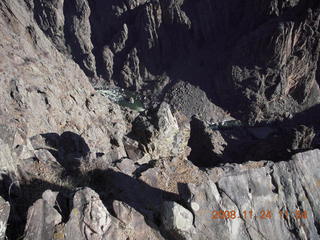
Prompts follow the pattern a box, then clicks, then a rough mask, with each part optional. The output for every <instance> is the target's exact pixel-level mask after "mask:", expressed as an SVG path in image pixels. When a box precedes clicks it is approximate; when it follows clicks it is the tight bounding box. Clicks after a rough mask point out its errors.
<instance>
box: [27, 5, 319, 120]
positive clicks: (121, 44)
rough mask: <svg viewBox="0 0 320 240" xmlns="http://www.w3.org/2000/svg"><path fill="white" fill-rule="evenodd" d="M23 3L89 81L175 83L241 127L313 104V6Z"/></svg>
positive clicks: (144, 85) (140, 85)
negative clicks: (193, 88)
mask: <svg viewBox="0 0 320 240" xmlns="http://www.w3.org/2000/svg"><path fill="white" fill-rule="evenodd" d="M27 2H29V5H30V6H31V8H32V7H33V8H32V9H31V10H32V11H33V12H34V16H35V19H36V20H37V23H38V25H39V26H40V28H41V29H42V30H43V31H44V33H45V34H46V36H47V37H48V38H49V39H51V40H52V42H53V43H54V44H55V46H56V47H57V49H59V50H60V51H61V52H64V53H66V54H71V56H72V57H73V58H74V59H75V61H76V62H77V63H78V64H79V66H80V67H81V68H82V69H83V70H84V71H85V73H86V74H87V75H88V76H90V77H91V78H92V82H94V83H95V84H99V85H104V84H105V82H107V83H108V82H110V81H113V82H115V83H116V84H117V85H119V86H122V87H125V88H131V89H133V90H142V89H144V90H146V89H148V91H150V90H151V92H152V93H157V94H158V95H159V93H161V91H159V89H163V88H164V86H166V85H167V84H168V83H174V82H175V81H177V80H183V81H186V82H190V83H192V84H194V85H197V86H201V88H202V89H203V90H204V91H206V93H207V94H208V95H209V97H210V98H212V99H213V101H214V103H215V104H218V105H220V106H223V107H227V108H228V109H229V110H230V111H231V112H232V114H235V115H236V116H238V117H241V118H243V119H246V120H250V121H260V120H263V119H270V118H280V119H281V118H284V117H285V115H286V114H288V113H295V112H300V111H303V110H305V109H307V108H308V107H310V106H312V105H315V104H316V103H319V95H320V92H319V87H318V82H319V80H316V79H317V74H316V72H317V69H318V65H319V64H318V57H319V56H318V55H319V33H318V29H319V3H318V2H317V1H314V0H299V1H296V0H294V1H285V2H278V1H276V0H271V1H266V2H264V3H261V4H253V3H250V2H249V1H248V2H244V3H243V2H242V1H228V2H223V3H221V2H220V1H213V2H212V1H211V2H209V1H207V0H201V1H197V2H196V3H194V2H192V1H191V0H184V1H175V0H166V1H159V0H152V1H146V0H142V1H126V0H121V1H108V2H105V1H98V0H96V1H92V2H91V1H87V0H77V1H65V2H64V1H53V2H45V1H38V0H37V1H34V3H33V1H31V0H29V1H27ZM32 3H33V4H32ZM93 46H94V47H93ZM67 49H68V50H67ZM97 77H98V78H97ZM149 94H150V93H149ZM160 95H161V94H160ZM243 112H244V113H246V114H241V113H243ZM248 114H249V115H248ZM212 116H214V115H212Z"/></svg>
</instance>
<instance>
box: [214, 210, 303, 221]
mask: <svg viewBox="0 0 320 240" xmlns="http://www.w3.org/2000/svg"><path fill="white" fill-rule="evenodd" d="M276 215H277V216H279V217H280V218H286V219H288V218H289V217H293V218H296V219H306V218H307V217H308V214H307V211H304V210H299V209H298V210H295V211H293V212H289V211H282V210H281V211H278V212H277V213H274V212H272V211H271V210H267V209H266V210H260V211H259V212H254V211H253V210H244V211H242V212H241V213H240V212H237V211H236V210H230V211H228V210H214V211H212V212H211V219H231V220H232V219H238V218H242V219H254V218H256V219H262V220H267V219H271V218H273V217H274V216H276Z"/></svg>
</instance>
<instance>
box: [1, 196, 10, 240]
mask: <svg viewBox="0 0 320 240" xmlns="http://www.w3.org/2000/svg"><path fill="white" fill-rule="evenodd" d="M9 214H10V204H9V203H8V202H6V201H5V200H4V199H3V198H2V197H0V239H1V240H5V239H6V229H7V222H8V218H9Z"/></svg>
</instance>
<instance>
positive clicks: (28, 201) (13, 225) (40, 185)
mask: <svg viewBox="0 0 320 240" xmlns="http://www.w3.org/2000/svg"><path fill="white" fill-rule="evenodd" d="M11 183H12V184H15V183H14V182H11ZM11 186H12V185H11V184H10V186H9V187H8V184H7V183H6V182H5V180H4V177H3V176H2V180H1V181H0V192H1V196H2V197H3V198H4V199H5V200H6V201H8V202H9V203H10V216H9V220H8V225H7V232H6V236H7V238H8V239H12V240H15V239H21V237H22V236H23V234H24V228H25V224H26V220H27V214H28V209H29V208H30V207H31V206H32V205H33V203H34V202H36V201H37V200H38V199H41V197H42V194H43V192H45V191H46V190H48V189H50V190H52V191H55V192H59V195H58V197H57V206H56V210H57V211H58V212H59V213H60V214H61V216H62V219H63V220H64V221H66V220H67V217H68V216H69V213H70V210H69V209H71V207H72V206H69V203H70V199H71V196H72V191H71V190H70V189H68V188H65V187H61V186H58V185H55V184H52V183H49V182H46V181H42V180H40V179H34V180H31V181H30V182H20V184H19V185H16V186H15V188H16V189H15V191H14V194H13V193H12V190H11Z"/></svg>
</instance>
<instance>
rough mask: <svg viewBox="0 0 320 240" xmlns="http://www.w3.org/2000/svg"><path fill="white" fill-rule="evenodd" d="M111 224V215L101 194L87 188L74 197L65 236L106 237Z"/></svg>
mask: <svg viewBox="0 0 320 240" xmlns="http://www.w3.org/2000/svg"><path fill="white" fill-rule="evenodd" d="M110 224H111V216H110V214H109V212H108V210H107V209H106V208H105V206H104V205H103V203H102V202H101V200H100V198H99V195H98V194H97V193H95V192H94V191H93V190H91V189H89V188H85V189H83V190H82V191H78V192H77V193H76V194H75V196H74V198H73V209H72V211H71V214H70V219H69V221H68V222H67V223H66V225H65V238H66V239H70V238H75V239H79V240H81V239H105V238H106V235H107V230H108V229H109V227H110Z"/></svg>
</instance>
